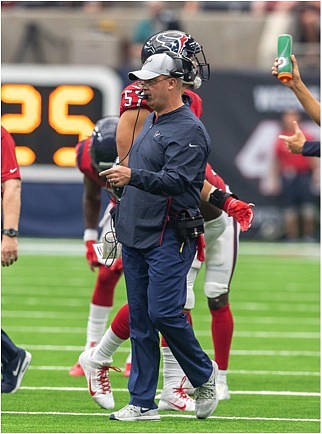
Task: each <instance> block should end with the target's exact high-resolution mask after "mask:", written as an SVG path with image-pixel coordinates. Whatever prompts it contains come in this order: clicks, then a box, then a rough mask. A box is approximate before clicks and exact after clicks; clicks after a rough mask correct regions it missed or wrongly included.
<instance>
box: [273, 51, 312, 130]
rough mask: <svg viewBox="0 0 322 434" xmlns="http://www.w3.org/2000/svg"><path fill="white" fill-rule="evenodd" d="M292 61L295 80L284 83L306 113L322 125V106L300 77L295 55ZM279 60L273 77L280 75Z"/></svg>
mask: <svg viewBox="0 0 322 434" xmlns="http://www.w3.org/2000/svg"><path fill="white" fill-rule="evenodd" d="M291 60H292V63H293V79H292V80H289V81H287V82H285V83H283V84H284V85H285V86H287V87H289V88H290V89H291V90H292V91H293V92H294V94H295V96H296V97H297V99H298V100H299V101H300V103H301V104H302V106H303V108H304V110H305V111H306V113H307V114H308V115H309V116H310V117H311V118H312V119H313V120H314V122H316V123H317V124H318V125H320V124H321V105H320V102H319V101H318V100H317V99H316V98H314V96H313V95H312V94H311V92H310V91H309V89H308V88H307V87H306V85H305V84H304V83H303V81H302V79H301V75H300V70H299V67H298V63H297V60H296V57H295V56H294V54H292V55H291ZM277 69H278V59H277V58H276V59H275V62H274V65H273V66H272V75H274V76H275V77H277V75H278V70H277Z"/></svg>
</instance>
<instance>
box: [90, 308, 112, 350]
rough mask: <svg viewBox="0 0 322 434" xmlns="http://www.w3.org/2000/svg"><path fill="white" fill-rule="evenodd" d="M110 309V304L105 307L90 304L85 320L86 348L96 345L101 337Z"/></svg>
mask: <svg viewBox="0 0 322 434" xmlns="http://www.w3.org/2000/svg"><path fill="white" fill-rule="evenodd" d="M111 310H112V306H108V307H107V306H98V305H97V304H92V303H91V304H90V307H89V315H88V321H87V337H86V347H85V349H86V350H87V349H89V348H91V347H93V346H95V345H97V343H98V342H99V341H100V340H101V339H102V336H103V335H104V333H105V330H106V323H107V320H108V317H109V314H110V312H111Z"/></svg>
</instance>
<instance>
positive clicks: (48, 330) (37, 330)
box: [6, 326, 320, 339]
mask: <svg viewBox="0 0 322 434" xmlns="http://www.w3.org/2000/svg"><path fill="white" fill-rule="evenodd" d="M6 330H8V331H9V332H25V333H33V334H56V333H57V334H66V333H67V334H85V333H86V328H84V327H39V326H36V327H34V326H6ZM194 331H195V334H196V335H198V336H202V337H205V336H209V334H210V332H209V331H201V330H198V329H194ZM234 336H235V337H236V338H261V339H273V338H279V339H319V338H320V333H306V332H262V331H257V332H246V331H245V332H242V331H236V332H234Z"/></svg>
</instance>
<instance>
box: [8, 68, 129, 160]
mask: <svg viewBox="0 0 322 434" xmlns="http://www.w3.org/2000/svg"><path fill="white" fill-rule="evenodd" d="M120 92H121V82H120V79H119V78H118V76H117V75H116V74H115V73H114V71H113V70H111V69H109V68H100V67H86V66H79V67H75V66H71V67H69V66H66V67H62V66H47V65H46V66H21V65H18V66H16V65H3V67H2V86H1V109H2V116H1V124H2V125H3V126H4V127H5V128H6V129H7V130H8V131H9V132H10V133H11V134H12V135H13V137H14V139H15V141H16V145H17V147H16V152H17V157H18V162H19V164H20V165H21V166H30V165H36V164H37V165H44V164H46V165H47V164H50V165H57V166H63V167H72V166H75V145H76V144H77V143H78V142H79V141H80V140H83V139H85V138H87V137H90V136H91V134H92V132H93V128H94V126H95V123H96V122H97V121H98V119H100V118H101V117H103V116H108V115H117V114H118V109H119V99H120Z"/></svg>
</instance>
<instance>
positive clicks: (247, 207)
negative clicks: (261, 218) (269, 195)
mask: <svg viewBox="0 0 322 434" xmlns="http://www.w3.org/2000/svg"><path fill="white" fill-rule="evenodd" d="M253 206H255V205H254V204H253V203H246V202H243V201H242V200H238V199H235V198H234V197H232V196H230V197H228V199H227V200H226V202H225V204H224V208H223V209H224V211H226V213H227V214H228V215H229V216H230V217H234V219H235V220H237V221H238V223H239V224H240V229H241V230H242V232H244V231H247V230H248V229H249V228H250V227H251V224H252V221H253V218H254V213H253V210H252V208H253Z"/></svg>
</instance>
